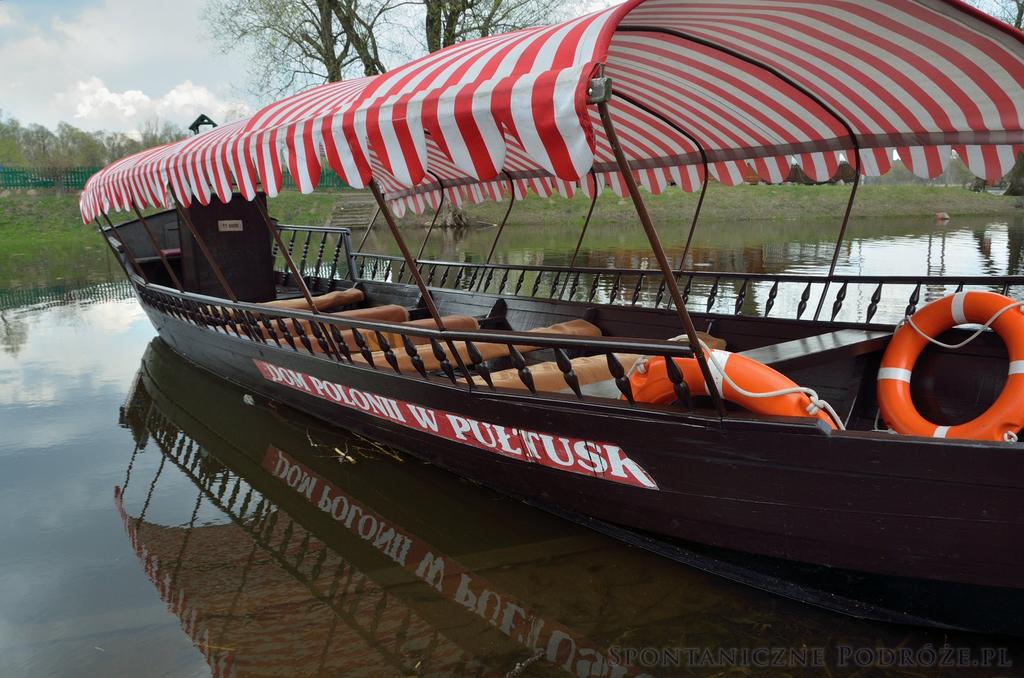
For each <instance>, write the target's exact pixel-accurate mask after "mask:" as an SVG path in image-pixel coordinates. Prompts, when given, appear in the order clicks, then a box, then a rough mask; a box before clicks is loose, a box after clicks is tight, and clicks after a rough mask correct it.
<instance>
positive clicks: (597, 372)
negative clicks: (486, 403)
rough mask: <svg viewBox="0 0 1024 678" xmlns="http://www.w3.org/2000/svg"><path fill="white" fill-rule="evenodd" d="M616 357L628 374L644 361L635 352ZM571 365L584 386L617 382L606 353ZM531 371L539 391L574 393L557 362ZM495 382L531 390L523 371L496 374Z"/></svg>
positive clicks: (540, 365) (530, 368)
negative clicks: (528, 387) (520, 375)
mask: <svg viewBox="0 0 1024 678" xmlns="http://www.w3.org/2000/svg"><path fill="white" fill-rule="evenodd" d="M615 357H616V358H618V360H619V363H621V365H622V369H623V370H626V371H629V368H631V367H632V366H633V363H635V362H636V361H637V360H639V359H640V356H639V355H636V354H633V353H616V354H615ZM569 362H571V363H572V371H573V372H575V373H576V378H577V379H578V380H579V383H580V386H581V387H585V386H589V385H591V384H597V383H600V382H605V381H610V380H612V379H613V377H612V373H611V370H609V369H608V358H607V357H606V356H605V355H603V354H602V355H593V356H585V357H583V358H573V359H572V360H570V361H569ZM527 369H528V370H529V371H530V374H531V375H532V376H533V387H534V389H536V390H537V391H542V392H545V393H558V392H560V391H569V390H570V389H569V385H568V384H567V383H566V381H565V377H564V375H563V374H562V371H561V370H560V369H558V363H555V362H554V361H549V362H544V363H537V364H536V365H529V366H528V367H527ZM475 381H476V382H477V383H478V384H481V385H485V384H486V382H485V381H484V380H483V378H482V377H475ZM491 382H492V383H493V384H494V386H495V388H511V389H515V390H520V391H526V390H528V389H527V387H526V384H524V383H523V380H522V379H520V378H519V371H518V370H516V369H509V370H501V371H500V372H494V373H493V374H491ZM611 383H612V389H614V390H615V393H616V394H618V390H617V389H615V384H614V382H611Z"/></svg>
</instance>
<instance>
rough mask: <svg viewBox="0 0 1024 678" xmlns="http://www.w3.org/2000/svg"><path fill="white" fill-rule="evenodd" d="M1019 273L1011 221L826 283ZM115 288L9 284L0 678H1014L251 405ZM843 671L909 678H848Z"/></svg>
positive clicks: (934, 634)
mask: <svg viewBox="0 0 1024 678" xmlns="http://www.w3.org/2000/svg"><path fill="white" fill-rule="evenodd" d="M636 230H638V229H634V231H629V230H627V229H625V228H617V227H611V226H601V227H595V228H594V229H593V230H592V231H591V232H590V233H589V234H588V240H587V241H586V243H585V245H584V247H583V249H582V250H581V259H580V260H579V261H580V263H584V262H585V263H586V264H588V265H591V266H610V265H615V266H637V265H642V262H643V261H645V260H647V259H648V253H647V251H646V250H645V249H644V247H643V239H642V237H641V236H640V235H639V233H637V232H635V231H636ZM706 231H707V232H706V235H703V236H701V237H699V238H698V239H697V241H696V242H695V247H694V249H693V257H692V260H691V262H690V263H691V265H693V266H696V267H700V266H706V267H709V268H713V269H715V270H737V271H755V272H766V271H767V272H801V273H810V272H821V271H823V270H827V266H828V263H829V261H830V260H831V256H832V244H831V238H832V237H833V235H832V234H831V232H829V231H826V232H825V233H821V232H820V231H821V229H816V228H814V227H813V226H811V225H806V224H800V223H798V222H793V223H778V222H765V223H763V224H762V223H756V222H755V223H745V224H742V225H740V226H736V227H725V226H718V227H712V228H709V229H706ZM491 237H493V230H488V229H485V230H479V231H471V232H469V233H468V234H463V235H461V236H460V237H444V236H441V235H439V234H435V238H434V240H433V241H432V242H431V243H430V244H429V245H428V250H427V256H436V257H441V258H457V259H463V258H465V259H471V260H479V258H480V253H481V252H486V251H487V249H488V248H489V246H490V239H491ZM575 239H576V236H575V234H570V235H568V236H567V235H565V233H564V232H563V233H562V234H561V235H559V234H557V233H556V231H555V230H554V229H552V228H550V227H528V226H517V227H515V228H510V229H509V230H508V231H507V232H506V234H505V236H504V237H503V240H502V243H501V245H500V246H499V249H498V257H497V260H498V261H507V262H529V263H549V264H551V263H565V262H567V260H568V259H569V258H570V257H571V253H572V250H573V248H574V247H575ZM675 240H680V239H679V238H676V239H675ZM372 244H373V238H371V245H372ZM669 249H670V254H673V256H678V255H679V254H680V252H681V248H680V243H679V242H675V241H670V242H669ZM1022 254H1024V224H1022V223H1021V220H1020V219H1017V220H1016V222H1014V220H1012V219H1010V220H998V219H995V220H994V219H978V220H959V221H956V222H953V223H950V224H948V225H945V226H942V227H941V228H936V226H935V224H934V223H931V222H930V221H929V220H921V221H916V222H915V221H909V222H891V223H876V222H866V221H862V222H856V223H854V225H853V227H852V228H851V233H850V238H849V239H848V241H847V244H846V245H844V248H843V250H842V253H841V257H840V261H839V269H840V270H841V271H844V272H850V273H862V274H867V273H876V274H883V273H905V274H925V273H928V274H947V275H995V274H1002V273H1014V274H1019V273H1021V267H1022ZM109 270H110V267H109V262H107V261H105V260H104V261H92V260H89V261H81V262H70V263H69V264H68V265H67V267H65V268H62V270H60V271H53V280H54V284H53V285H52V286H51V287H48V288H40V289H31V290H26V289H14V288H11V287H10V286H6V287H5V283H4V281H0V515H2V516H3V520H0V675H3V676H9V675H11V676H20V675H31V676H35V675H76V676H110V675H166V676H192V675H209V674H215V675H224V676H227V675H257V674H258V675H317V674H322V675H356V676H408V675H421V674H422V675H460V676H484V675H497V676H504V675H507V674H508V673H509V672H516V671H518V673H517V674H516V675H527V676H532V675H537V676H558V675H579V676H586V675H618V674H609V670H610V669H609V667H608V662H609V660H610V659H615V658H616V657H618V658H620V659H628V658H630V657H632V659H633V663H634V665H635V667H634V668H632V669H630V670H629V671H628V672H627V673H624V674H622V675H640V674H643V673H644V672H647V673H650V674H652V675H683V674H689V675H744V674H747V673H760V674H764V675H777V674H779V673H780V672H782V671H783V669H780V668H778V667H775V668H771V667H766V666H764V663H765V661H766V657H765V655H754V654H751V653H753V652H754V651H756V650H758V648H780V649H782V650H784V652H785V654H784V655H778V656H779V657H781V659H782V660H784V661H785V663H786V665H787V666H788V668H785V670H784V672H785V673H787V674H788V675H821V674H822V670H823V669H822V667H821V666H820V664H821V663H824V664H825V665H827V668H828V670H829V671H830V672H831V673H832V674H833V675H847V674H856V675H893V674H903V675H933V674H938V673H944V674H949V673H950V672H951V671H950V669H948V668H947V669H943V670H942V671H940V670H939V669H935V668H930V667H929V666H928V659H929V658H930V657H931V655H929V654H928V651H929V650H930V649H933V648H934V649H935V650H938V649H939V648H941V646H942V645H943V644H944V643H951V644H952V645H953V646H955V647H957V648H960V649H961V650H962V651H963V652H966V653H968V654H961V655H960V657H959V659H958V661H966V662H967V664H968V668H966V670H965V672H966V673H973V674H975V675H1021V671H1022V669H1021V668H1020V667H1021V666H1024V663H1022V662H1024V654H1022V653H1021V648H1020V646H1019V645H1018V644H1017V643H1016V642H1015V641H1011V640H1008V639H1005V638H997V637H985V636H978V635H970V634H956V633H946V632H942V631H935V630H923V629H920V628H914V627H908V626H899V625H887V624H878V623H869V622H863V621H857V620H855V619H852V618H849V617H845V616H841V615H838V614H834V613H830V612H825V611H822V610H819V609H817V608H814V607H810V606H806V605H801V604H798V603H795V602H791V601H789V600H787V599H784V598H781V597H777V596H773V595H769V594H766V593H762V592H760V591H757V590H754V589H751V588H748V587H745V586H741V585H738V584H734V583H731V582H729V581H726V580H724V579H721V578H718V577H715V576H712V575H709V574H705V573H703V572H701V571H699V570H696V569H692V568H688V567H686V566H684V565H681V564H678V563H676V562H673V561H671V560H668V559H666V558H662V557H659V556H656V555H653V554H650V553H647V552H646V551H642V550H639V549H636V548H633V547H629V546H626V545H624V544H622V543H620V542H617V541H615V540H612V539H610V538H608V537H605V536H602V535H599V534H597V533H595V532H592V531H589V530H587V529H585V528H583V527H580V526H577V525H575V524H573V523H570V522H567V521H565V520H562V519H560V518H556V517H553V516H551V515H548V514H546V513H542V512H540V511H538V510H536V509H533V508H531V507H529V506H526V505H524V504H522V503H520V502H517V501H514V500H512V499H509V498H506V497H503V496H499V495H496V494H494V493H492V492H490V491H488V490H486V489H484V488H480V487H478V486H475V485H473V484H470V483H467V482H464V481H460V480H459V479H457V478H454V477H452V476H450V475H448V474H446V473H444V472H441V471H439V470H437V469H434V468H431V467H427V466H424V465H422V464H419V463H417V462H415V461H411V460H409V459H407V458H404V457H402V456H400V455H398V454H396V453H395V452H393V451H391V450H388V449H386V448H383V447H381V446H380V445H378V444H376V443H374V442H373V441H371V440H366V439H362V438H359V437H356V436H354V435H351V434H346V433H345V432H343V431H337V430H328V429H327V428H325V427H324V426H322V425H320V424H317V423H315V422H313V421H309V420H306V419H305V418H303V417H302V416H301V415H298V414H296V413H293V412H285V411H280V410H278V409H276V408H274V407H273V406H272V405H270V404H269V403H266V402H262V401H259V400H257V401H256V402H255V403H253V404H247V403H246V402H245V401H244V400H243V395H244V394H243V393H242V392H241V391H240V390H238V389H237V388H235V387H233V386H231V385H228V384H226V383H223V382H220V381H219V380H217V379H214V378H212V377H210V376H209V375H207V374H205V373H202V372H199V371H198V370H196V369H194V368H192V367H190V366H189V365H188V364H187V363H185V362H183V361H182V360H180V359H179V358H177V357H176V356H175V355H173V354H172V353H171V352H170V351H169V350H168V349H167V348H166V347H164V346H163V345H162V344H161V343H160V342H159V341H154V332H153V330H152V328H151V326H150V325H149V323H148V320H147V319H146V317H145V315H144V313H143V312H142V311H141V309H140V308H139V306H138V304H137V303H136V302H135V300H134V298H133V297H131V296H130V291H129V289H128V287H127V285H126V284H125V283H123V282H120V281H117V280H110V279H109V278H110V276H109ZM325 492H326V493H327V496H329V497H330V498H332V499H334V500H335V501H334V503H333V504H332V505H331V506H332V507H333V511H334V512H333V513H332V512H331V511H330V510H323V509H324V506H323V505H321V501H322V499H323V497H324V496H325V494H324V493H325ZM339 497H340V498H341V499H338V498H339ZM342 499H343V503H339V502H341V501H342ZM339 506H343V507H347V508H344V509H340V510H339V509H338V507H339ZM428 556H429V557H428ZM425 560H426V561H427V562H430V563H433V564H434V565H433V566H432V567H433V568H434V569H431V568H430V567H426V568H421V567H419V565H420V564H422V563H423V562H424V561H425ZM438 562H440V563H443V566H441V567H443V569H442V570H438V569H437V568H438V567H439V566H437V565H436V563H438ZM441 572H443V576H442V575H441V574H440V573H441ZM662 648H676V649H677V650H676V652H675V654H673V653H672V652H668V653H659V652H658V651H657V650H659V649H662ZM709 648H710V649H715V650H714V652H717V651H718V649H725V650H730V649H731V650H733V653H732V655H729V654H728V653H726V655H725V657H724V664H723V663H722V660H723V657H722V656H721V655H719V654H715V653H707V650H708V649H709ZM856 648H861V649H863V648H876V649H877V648H892V649H900V648H903V649H906V650H910V651H912V654H913V656H914V657H916V660H915V661H918V663H919V665H918V666H917V667H904V668H900V669H892V668H866V669H865V668H863V667H860V666H858V665H857V664H858V655H856V654H854V652H855V649H856ZM985 648H995V649H996V650H998V651H999V653H997V654H995V655H992V656H990V657H987V658H983V656H982V654H981V653H982V652H983V651H984V649H985ZM630 652H632V653H633V654H632V655H630ZM744 652H746V653H747V654H744ZM773 656H775V655H773ZM905 656H906V655H905ZM730 657H732V658H731V659H730ZM744 657H746V659H744ZM868 658H869V655H866V654H863V653H862V654H860V655H859V661H860V663H864V662H865V661H866V660H867V659H868ZM979 661H981V662H983V663H985V662H987V663H988V664H990V665H989V666H979V665H974V666H970V664H971V663H976V662H979ZM523 663H525V664H526V665H525V666H522V664H523ZM922 663H923V665H921V664H922ZM993 663H995V664H1002V665H1001V666H993V665H991V664H993ZM517 664H518V665H520V668H519V669H516V666H517ZM652 664H653V665H659V666H652ZM673 664H678V665H675V666H674V665H673Z"/></svg>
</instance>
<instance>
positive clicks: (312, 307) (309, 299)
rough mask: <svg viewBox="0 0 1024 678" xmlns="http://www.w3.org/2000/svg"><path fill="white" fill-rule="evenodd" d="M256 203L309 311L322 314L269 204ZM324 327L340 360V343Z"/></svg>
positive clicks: (331, 346) (329, 341)
mask: <svg viewBox="0 0 1024 678" xmlns="http://www.w3.org/2000/svg"><path fill="white" fill-rule="evenodd" d="M253 202H254V203H256V209H257V210H259V213H260V216H261V217H263V223H264V224H266V226H267V230H268V231H270V235H271V236H272V237H273V238H274V242H275V243H277V250H278V251H279V252H280V253H281V254H283V255H284V261H285V264H286V265H287V266H288V270H290V271H291V272H292V275H293V276H295V280H296V281H298V283H299V289H300V290H301V291H302V296H303V297H305V298H306V303H307V304H309V312H310V313H312V314H313V315H320V309H318V308H317V307H316V304H315V303H314V302H313V295H312V293H311V292H310V291H309V286H308V285H307V284H306V279H305V278H303V277H302V274H301V273H299V268H298V266H296V265H295V260H294V259H292V255H291V253H290V252H289V251H288V248H287V247H285V246H284V242H283V241H282V240H281V234H280V233H279V232H278V230H277V227H275V226H274V222H273V221H272V220H271V219H270V214H269V213H268V212H267V206H266V205H264V204H263V203H262V202H260V201H259V199H256V200H254V201H253ZM307 237H308V236H307ZM322 329H323V335H324V341H325V342H326V343H327V345H328V347H330V350H331V352H333V353H334V355H335V356H336V357H337V358H338V359H339V360H340V359H341V352H340V351H339V350H338V345H337V344H336V343H335V341H334V337H332V336H331V333H330V332H329V331H327V330H326V328H322Z"/></svg>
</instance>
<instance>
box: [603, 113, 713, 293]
mask: <svg viewBox="0 0 1024 678" xmlns="http://www.w3.org/2000/svg"><path fill="white" fill-rule="evenodd" d="M616 96H618V97H619V99H622V100H623V101H625V102H626V103H628V104H630V105H632V106H634V107H636V108H639V109H640V110H642V111H643V112H644V113H646V114H648V115H650V116H653V117H655V118H657V119H658V120H660V121H661V122H663V123H664V124H666V125H668V126H669V127H671V128H672V129H673V130H674V131H676V132H678V133H679V134H681V135H683V136H684V137H686V138H687V139H688V140H689V141H690V143H692V144H693V145H694V146H696V147H697V152H698V153H700V162H701V166H702V167H703V169H704V178H703V181H701V185H700V197H699V198H697V207H696V209H694V211H693V220H692V221H691V222H690V232H689V233H688V234H687V236H686V246H685V247H683V255H682V257H680V259H679V272H680V273H682V272H683V270H684V269H685V267H686V256H687V255H688V254H689V253H690V245H691V244H692V243H693V234H694V232H695V231H696V230H697V221H699V220H700V213H701V210H702V209H703V208H704V196H705V195H707V192H708V179H709V177H710V176H711V173H710V172H709V169H708V152H707V150H706V149H705V148H704V144H702V143H700V141H698V140H697V137H695V136H693V135H692V134H690V133H689V132H687V131H686V130H685V129H683V128H682V127H680V126H679V125H677V124H676V123H675V122H674V121H672V120H670V119H669V118H667V117H665V116H664V115H662V114H661V113H658V112H657V111H656V110H654V109H653V108H651V107H650V106H648V105H646V104H644V103H643V102H640V101H637V100H636V99H634V98H633V97H631V96H629V95H627V94H617V95H616Z"/></svg>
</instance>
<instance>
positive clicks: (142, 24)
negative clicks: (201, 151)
mask: <svg viewBox="0 0 1024 678" xmlns="http://www.w3.org/2000/svg"><path fill="white" fill-rule="evenodd" d="M205 3H206V0H176V1H175V2H157V1H154V0H150V1H148V2H140V1H139V0H87V1H85V2H67V3H63V2H62V3H53V4H51V3H38V4H36V3H25V4H21V5H15V6H14V8H13V10H11V9H8V8H6V7H4V5H6V4H7V3H6V2H2V1H0V64H3V67H2V68H0V106H2V108H3V112H4V114H6V115H12V116H14V117H16V118H18V119H19V120H21V121H22V122H23V123H33V122H35V123H40V124H43V125H46V126H49V127H53V126H54V125H56V124H57V123H58V122H60V121H62V120H65V121H68V122H71V123H72V124H75V125H77V126H80V127H84V128H86V129H108V130H121V131H131V130H133V129H136V128H137V127H138V125H139V123H140V122H141V121H143V120H145V119H147V118H151V117H154V116H159V117H160V118H162V119H165V120H169V121H171V122H173V123H175V124H177V125H182V126H184V125H187V124H188V123H190V122H191V121H192V119H193V118H194V117H195V115H197V114H198V113H207V114H208V115H210V116H211V117H213V118H214V119H215V120H217V121H218V122H221V121H224V120H226V119H228V117H229V116H228V114H229V113H232V112H237V110H239V109H241V108H242V106H240V105H239V104H245V103H248V104H249V105H250V106H251V105H252V104H253V102H246V100H245V97H244V96H243V95H241V94H239V92H240V91H241V90H242V89H243V87H244V84H245V79H246V72H247V65H246V63H245V61H246V55H245V54H244V53H241V52H239V53H234V52H233V53H231V54H228V55H223V54H220V53H219V51H218V50H217V48H216V46H215V45H214V44H212V43H211V42H210V41H208V40H207V39H206V37H205V36H206V27H205V26H204V24H203V22H202V19H201V12H202V8H203V6H204V5H205ZM5 21H8V22H11V21H13V22H15V23H16V26H17V29H16V30H14V29H12V27H11V25H4V22H5ZM231 109H234V110H231ZM218 115H220V118H218V117H217V116H218ZM234 117H237V115H236V116H234Z"/></svg>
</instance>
